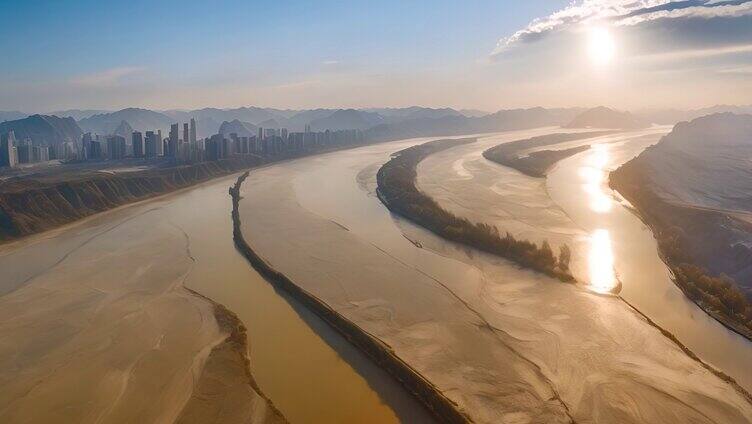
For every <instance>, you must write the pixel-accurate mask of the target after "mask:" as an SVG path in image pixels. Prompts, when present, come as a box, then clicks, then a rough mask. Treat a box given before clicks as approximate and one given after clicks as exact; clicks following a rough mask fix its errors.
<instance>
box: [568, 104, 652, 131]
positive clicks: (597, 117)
mask: <svg viewBox="0 0 752 424" xmlns="http://www.w3.org/2000/svg"><path fill="white" fill-rule="evenodd" d="M649 126H650V124H649V121H643V120H641V119H639V118H636V117H635V116H634V115H632V114H631V113H629V112H622V111H618V110H614V109H610V108H607V107H605V106H598V107H594V108H592V109H588V110H586V111H584V112H582V113H580V114H579V115H577V116H575V117H574V119H572V121H571V122H570V123H568V124H567V125H566V126H565V127H566V128H612V129H621V130H635V129H639V128H646V127H649Z"/></svg>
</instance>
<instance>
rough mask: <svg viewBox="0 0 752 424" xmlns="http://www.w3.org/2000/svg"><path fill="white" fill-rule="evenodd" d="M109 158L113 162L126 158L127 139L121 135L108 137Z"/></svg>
mask: <svg viewBox="0 0 752 424" xmlns="http://www.w3.org/2000/svg"><path fill="white" fill-rule="evenodd" d="M107 157H109V158H110V159H112V160H117V159H123V158H124V157H125V137H123V136H121V135H111V136H109V137H107Z"/></svg>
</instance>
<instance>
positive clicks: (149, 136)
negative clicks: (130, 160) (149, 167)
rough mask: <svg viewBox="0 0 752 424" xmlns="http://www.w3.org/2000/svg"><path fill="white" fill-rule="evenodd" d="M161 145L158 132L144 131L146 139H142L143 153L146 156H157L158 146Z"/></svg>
mask: <svg viewBox="0 0 752 424" xmlns="http://www.w3.org/2000/svg"><path fill="white" fill-rule="evenodd" d="M161 145H162V140H160V137H159V135H158V133H155V132H154V131H147V132H146V139H145V140H144V155H145V156H146V157H147V158H155V157H157V156H159V146H161Z"/></svg>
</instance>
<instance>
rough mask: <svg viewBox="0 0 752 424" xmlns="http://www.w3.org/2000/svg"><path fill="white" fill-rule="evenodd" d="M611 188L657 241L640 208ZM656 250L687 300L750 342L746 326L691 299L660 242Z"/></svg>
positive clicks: (750, 336)
mask: <svg viewBox="0 0 752 424" xmlns="http://www.w3.org/2000/svg"><path fill="white" fill-rule="evenodd" d="M612 189H613V190H614V191H615V192H616V193H618V194H619V196H621V197H623V198H624V199H625V200H627V201H628V202H629V203H630V205H631V207H627V209H628V210H629V211H630V212H631V213H632V214H633V215H634V216H636V217H637V219H639V220H640V222H642V223H643V224H645V226H646V227H648V228H649V229H650V233H651V234H652V235H653V239H655V240H656V243H657V242H658V239H657V238H656V237H655V231H656V228H655V226H654V224H652V223H650V222H649V221H648V220H647V219H646V218H645V217H644V216H643V214H642V213H641V212H640V210H639V209H638V207H637V206H635V204H634V203H632V201H631V200H629V199H628V198H627V197H626V196H625V195H624V194H623V193H622V192H621V191H619V190H618V189H617V188H615V187H612ZM657 250H658V257H659V258H661V261H662V262H663V263H664V264H665V265H666V267H667V268H668V271H669V272H670V273H671V282H672V283H674V285H675V286H676V287H677V288H678V289H679V290H681V292H682V294H683V295H684V296H685V297H686V298H687V299H689V301H691V302H692V303H694V304H695V305H697V307H698V308H700V309H701V310H702V311H703V312H704V313H705V314H706V315H708V316H710V317H711V318H713V319H714V320H716V321H717V322H718V323H719V324H721V325H723V326H724V327H726V328H727V329H728V330H729V331H732V332H734V333H736V334H738V335H739V336H741V337H744V338H745V339H747V340H748V341H750V342H752V330H748V329H746V328H743V327H741V328H740V327H739V325H738V324H737V323H735V322H734V321H732V320H730V319H729V318H727V317H726V316H724V315H722V314H720V313H718V312H716V311H714V310H712V309H709V308H707V307H706V306H705V305H703V304H702V303H701V302H699V301H698V300H696V299H693V298H692V297H691V296H690V295H689V294H688V293H687V290H686V289H685V288H684V287H683V286H682V285H681V284H679V283H678V282H677V281H676V278H675V276H674V275H675V274H674V268H673V266H672V265H671V263H670V262H669V261H668V258H667V257H666V255H665V254H664V252H663V250H662V249H661V247H660V244H657Z"/></svg>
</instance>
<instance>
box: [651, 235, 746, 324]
mask: <svg viewBox="0 0 752 424" xmlns="http://www.w3.org/2000/svg"><path fill="white" fill-rule="evenodd" d="M656 238H657V240H658V247H659V249H660V250H661V253H662V254H663V256H664V257H665V259H666V262H667V263H668V266H669V267H670V268H671V271H672V272H673V273H674V280H675V281H676V284H677V285H679V287H681V288H682V290H683V291H684V292H685V293H686V294H687V296H689V297H690V298H691V299H692V300H694V301H696V302H698V303H700V304H701V305H702V306H703V307H705V308H711V309H713V310H714V311H716V312H717V313H719V314H721V315H723V316H725V317H727V318H728V319H730V320H731V321H733V322H735V323H738V324H740V325H741V326H743V327H745V328H746V329H748V330H750V331H752V302H750V300H749V298H747V296H745V295H744V293H743V292H742V291H741V290H740V289H739V287H738V286H737V284H736V283H735V282H734V280H733V279H731V278H730V277H728V276H727V275H725V274H721V275H719V276H712V275H709V273H708V270H706V269H705V268H703V267H701V266H697V265H694V264H692V263H691V261H692V259H691V255H689V253H687V252H686V250H685V249H684V248H683V247H682V246H684V245H686V243H688V242H687V241H686V240H682V236H681V231H680V230H679V229H678V228H675V227H669V228H666V229H663V230H660V231H658V232H657V234H656Z"/></svg>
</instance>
